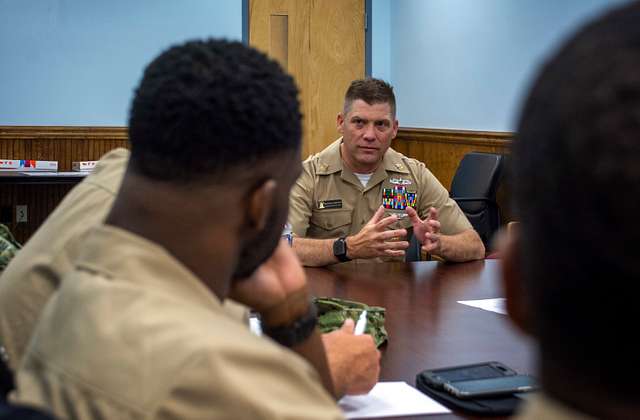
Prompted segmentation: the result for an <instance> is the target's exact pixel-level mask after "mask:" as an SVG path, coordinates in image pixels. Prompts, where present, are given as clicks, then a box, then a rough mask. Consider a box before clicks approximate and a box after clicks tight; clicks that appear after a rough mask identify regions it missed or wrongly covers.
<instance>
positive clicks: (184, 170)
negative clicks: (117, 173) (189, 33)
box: [129, 39, 301, 183]
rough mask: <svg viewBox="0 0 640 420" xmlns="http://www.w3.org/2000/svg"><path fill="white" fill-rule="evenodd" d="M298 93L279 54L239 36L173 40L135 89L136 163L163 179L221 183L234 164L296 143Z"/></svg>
mask: <svg viewBox="0 0 640 420" xmlns="http://www.w3.org/2000/svg"><path fill="white" fill-rule="evenodd" d="M297 95H298V91H297V88H296V86H295V83H294V81H293V79H292V78H291V77H290V76H289V75H287V74H286V73H285V72H284V71H283V70H282V69H281V68H280V66H279V65H278V64H277V63H276V62H275V61H272V60H270V59H269V58H267V56H266V55H264V54H262V53H261V52H258V51H256V50H255V49H253V48H250V47H247V46H244V45H243V44H241V43H239V42H229V41H224V40H214V39H210V40H205V41H190V42H187V43H185V44H182V45H178V46H174V47H171V48H169V49H168V50H166V51H165V52H163V53H162V54H161V55H160V56H158V57H157V58H156V59H155V60H153V61H152V62H151V63H150V64H149V65H148V66H147V68H146V70H145V72H144V76H143V78H142V80H141V82H140V85H139V87H138V88H137V90H136V92H135V96H134V99H133V102H132V105H131V111H130V117H129V140H130V143H131V167H132V168H133V170H135V171H136V172H137V173H138V174H140V175H143V176H145V177H147V178H150V179H154V180H159V181H169V182H174V183H198V182H202V181H205V180H206V182H210V181H212V180H213V181H216V180H217V181H221V182H224V181H225V176H228V174H229V171H230V170H234V169H240V170H242V169H249V168H252V167H255V165H256V164H257V163H259V162H260V160H261V159H263V158H265V157H269V156H271V155H273V154H276V153H279V152H283V151H295V150H297V149H298V148H299V144H300V137H301V115H300V112H299V104H298V99H297ZM226 181H229V180H226Z"/></svg>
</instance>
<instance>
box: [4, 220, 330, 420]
mask: <svg viewBox="0 0 640 420" xmlns="http://www.w3.org/2000/svg"><path fill="white" fill-rule="evenodd" d="M12 401H15V402H20V403H24V404H32V405H35V406H36V407H40V408H44V409H47V410H50V411H51V412H52V413H53V414H54V415H56V416H58V417H59V418H74V419H120V420H123V419H339V418H342V414H341V412H340V411H339V409H338V408H337V406H336V404H335V402H334V401H333V399H332V398H331V396H330V395H329V394H328V393H327V392H326V391H325V389H324V388H323V386H322V384H321V382H320V378H319V376H318V374H317V372H316V371H315V370H314V369H313V367H312V366H311V365H310V364H308V363H307V362H306V360H304V359H303V358H301V357H300V356H298V355H297V354H296V353H293V352H292V351H290V350H289V349H287V348H285V347H282V346H280V345H278V344H276V343H275V342H273V341H271V340H270V339H269V338H266V337H258V336H256V335H255V334H253V333H251V332H250V330H249V329H248V327H247V326H246V325H245V324H243V323H242V322H240V321H239V320H238V319H237V318H234V317H231V316H229V315H228V313H227V312H226V311H224V310H223V308H222V305H221V303H220V301H219V300H218V298H217V297H216V296H215V295H214V294H213V293H212V292H211V291H210V290H209V289H207V288H206V287H205V286H204V284H203V283H202V282H201V281H199V280H198V279H197V278H196V277H195V275H194V274H192V273H191V272H190V271H189V270H188V269H187V268H186V267H185V266H183V265H182V264H181V263H180V262H179V261H178V260H176V259H175V258H174V257H173V256H172V255H170V254H169V253H168V252H167V251H165V250H164V248H162V247H160V246H158V245H156V244H154V243H152V242H149V241H147V240H146V239H144V238H142V237H139V236H137V235H134V234H132V233H130V232H128V231H125V230H122V229H119V228H116V227H112V226H108V225H106V226H104V225H103V226H98V227H96V228H93V229H91V230H90V231H89V232H88V234H87V236H86V237H84V238H83V249H82V251H81V254H80V255H79V256H78V258H77V260H76V264H75V267H74V270H73V271H72V272H71V273H69V274H67V275H66V276H65V277H64V278H63V280H62V284H61V286H60V288H59V289H58V291H57V292H56V293H55V294H54V295H53V297H52V298H51V299H50V301H49V303H48V304H47V306H46V308H45V310H44V312H43V314H42V317H41V318H40V321H39V322H38V325H37V327H36V330H35V332H34V335H33V338H32V340H31V343H30V345H29V348H28V351H27V353H26V355H25V356H24V360H23V363H22V364H21V366H20V369H19V371H18V374H17V391H16V392H15V393H14V394H13V395H12Z"/></svg>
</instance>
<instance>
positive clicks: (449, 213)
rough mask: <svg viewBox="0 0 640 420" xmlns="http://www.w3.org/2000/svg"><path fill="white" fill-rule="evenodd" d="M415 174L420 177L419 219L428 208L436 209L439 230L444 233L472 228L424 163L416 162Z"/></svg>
mask: <svg viewBox="0 0 640 420" xmlns="http://www.w3.org/2000/svg"><path fill="white" fill-rule="evenodd" d="M417 172H418V173H417V174H416V175H417V176H418V179H420V197H418V213H419V214H420V218H421V219H425V218H426V217H427V216H428V214H429V208H430V207H435V208H436V209H437V210H438V220H440V232H442V233H443V234H444V235H455V234H458V233H460V232H463V231H465V230H468V229H473V226H471V223H469V220H468V219H467V216H465V215H464V212H463V211H462V210H460V207H459V206H458V204H457V203H456V202H455V200H453V199H451V198H450V197H449V192H448V191H447V189H446V188H445V187H444V186H443V185H442V184H441V183H440V181H438V178H436V177H435V176H434V175H433V174H432V173H431V171H429V169H427V168H426V166H425V165H424V163H422V162H417Z"/></svg>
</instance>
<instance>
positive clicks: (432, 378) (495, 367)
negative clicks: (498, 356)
mask: <svg viewBox="0 0 640 420" xmlns="http://www.w3.org/2000/svg"><path fill="white" fill-rule="evenodd" d="M514 375H517V373H516V371H515V370H513V369H511V368H509V367H507V366H505V365H503V364H502V363H500V362H483V363H474V364H472V365H462V366H450V367H446V368H440V369H432V370H426V371H424V372H422V377H423V378H424V380H425V381H426V382H427V383H428V384H429V386H431V387H432V388H435V389H444V384H446V383H450V382H458V381H469V380H473V379H487V378H500V377H504V376H514Z"/></svg>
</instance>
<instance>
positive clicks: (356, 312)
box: [314, 297, 388, 347]
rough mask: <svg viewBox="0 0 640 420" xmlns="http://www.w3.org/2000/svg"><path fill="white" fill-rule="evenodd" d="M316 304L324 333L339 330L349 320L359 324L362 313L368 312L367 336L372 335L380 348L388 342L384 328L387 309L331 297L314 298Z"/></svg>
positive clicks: (319, 324) (320, 325)
mask: <svg viewBox="0 0 640 420" xmlns="http://www.w3.org/2000/svg"><path fill="white" fill-rule="evenodd" d="M314 303H315V305H316V308H317V309H318V327H319V328H320V331H321V332H322V333H328V332H331V331H335V330H337V329H339V328H340V327H341V326H342V324H343V323H344V321H345V320H346V319H347V318H351V319H353V320H354V321H355V322H357V321H358V317H360V314H361V313H362V311H364V310H366V311H367V328H366V329H365V334H371V336H372V337H373V339H374V340H375V342H376V346H378V347H380V346H381V345H382V343H384V342H385V341H387V339H388V334H387V330H385V328H384V315H385V311H386V310H385V308H381V307H379V306H368V305H365V304H364V303H360V302H354V301H351V300H345V299H338V298H331V297H317V298H314Z"/></svg>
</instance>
